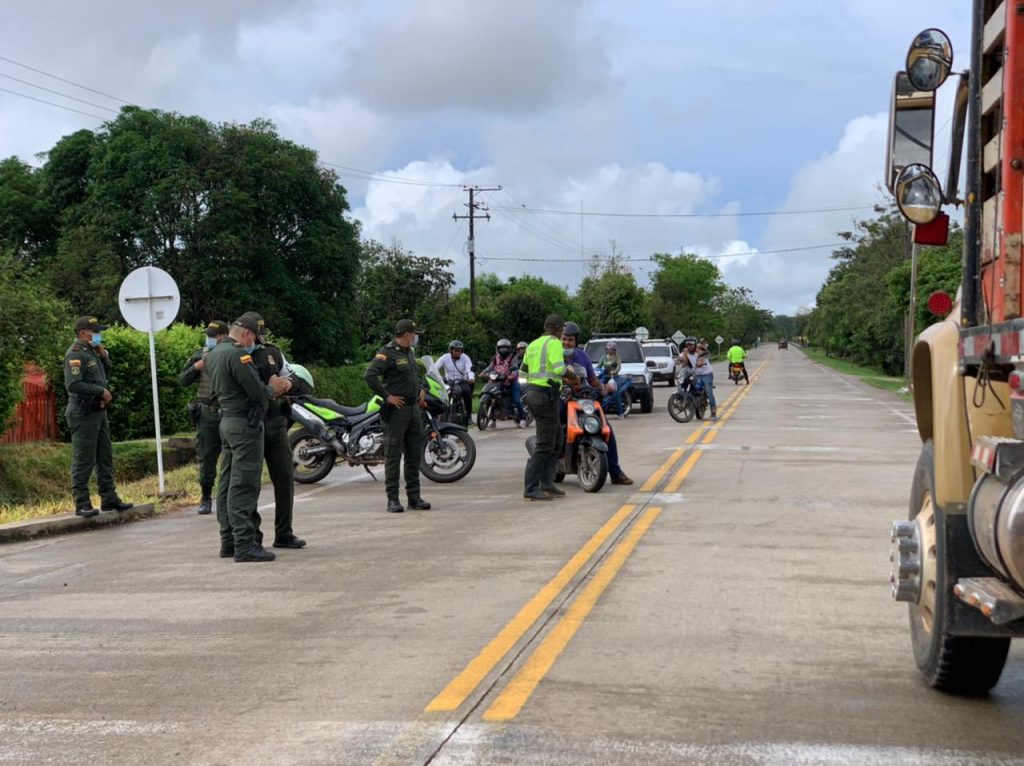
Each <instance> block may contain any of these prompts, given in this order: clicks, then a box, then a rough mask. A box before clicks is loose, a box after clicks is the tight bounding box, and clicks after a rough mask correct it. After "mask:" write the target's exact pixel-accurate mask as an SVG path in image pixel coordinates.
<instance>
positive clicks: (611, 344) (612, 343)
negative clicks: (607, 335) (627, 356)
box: [604, 340, 618, 351]
mask: <svg viewBox="0 0 1024 766" xmlns="http://www.w3.org/2000/svg"><path fill="white" fill-rule="evenodd" d="M617 348H618V346H616V345H615V341H613V340H610V341H608V342H607V343H605V344H604V350H605V351H614V350H615V349H617Z"/></svg>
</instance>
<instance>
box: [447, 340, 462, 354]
mask: <svg viewBox="0 0 1024 766" xmlns="http://www.w3.org/2000/svg"><path fill="white" fill-rule="evenodd" d="M448 351H450V352H451V353H453V354H454V353H455V352H456V351H458V352H459V353H460V354H461V353H462V341H461V340H453V341H452V342H451V343H449V344H448Z"/></svg>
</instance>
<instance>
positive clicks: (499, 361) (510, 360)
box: [480, 338, 526, 428]
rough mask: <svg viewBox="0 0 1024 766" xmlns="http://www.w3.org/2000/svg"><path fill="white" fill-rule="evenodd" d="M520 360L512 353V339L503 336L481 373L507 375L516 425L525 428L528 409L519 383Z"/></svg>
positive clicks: (506, 382)
mask: <svg viewBox="0 0 1024 766" xmlns="http://www.w3.org/2000/svg"><path fill="white" fill-rule="evenodd" d="M524 345H525V344H524ZM524 350H525V349H524ZM519 361H520V360H519V358H517V357H516V356H513V354H512V341H510V340H508V339H507V338H502V339H501V340H499V341H498V343H497V345H496V346H495V347H494V356H492V357H491V361H490V363H489V364H488V365H487V367H485V368H484V370H483V372H481V373H480V374H481V375H487V374H488V373H491V372H497V373H498V374H499V375H503V376H504V377H505V381H504V382H505V384H506V385H508V391H509V396H511V398H512V406H513V407H515V408H516V425H517V426H519V427H520V428H525V427H526V411H525V410H524V409H523V395H522V388H521V386H520V385H519V364H518V362H519Z"/></svg>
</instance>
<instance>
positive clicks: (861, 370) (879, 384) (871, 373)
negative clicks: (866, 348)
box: [800, 348, 913, 402]
mask: <svg viewBox="0 0 1024 766" xmlns="http://www.w3.org/2000/svg"><path fill="white" fill-rule="evenodd" d="M800 350H801V351H803V352H804V353H805V354H806V355H807V356H808V357H809V358H810V359H812V360H813V361H815V362H820V363H821V364H824V365H826V366H828V367H831V368H832V369H833V370H835V371H836V372H841V373H843V374H844V375H852V376H853V377H855V378H860V379H861V380H863V381H864V382H865V383H867V384H868V385H871V386H874V387H875V388H880V389H882V390H883V391H891V392H892V393H894V394H896V395H898V396H900V397H901V398H903V399H905V400H907V401H908V402H909V401H911V400H912V399H913V397H912V396H911V394H910V391H909V390H907V381H906V379H905V378H902V377H893V376H891V375H886V374H885V373H883V372H882V371H881V370H879V369H876V368H874V367H865V366H863V365H860V364H854V363H853V362H847V361H845V360H843V359H836V358H835V357H831V356H828V355H827V354H826V353H825V352H824V351H822V350H821V349H818V348H801V349H800Z"/></svg>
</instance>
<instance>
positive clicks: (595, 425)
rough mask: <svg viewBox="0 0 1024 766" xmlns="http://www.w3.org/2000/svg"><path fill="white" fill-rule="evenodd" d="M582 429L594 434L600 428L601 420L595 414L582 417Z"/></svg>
mask: <svg viewBox="0 0 1024 766" xmlns="http://www.w3.org/2000/svg"><path fill="white" fill-rule="evenodd" d="M583 430H584V431H586V432H587V433H588V434H596V433H598V432H599V431H600V430H601V421H600V420H599V419H598V418H597V416H595V415H587V417H585V418H583Z"/></svg>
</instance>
